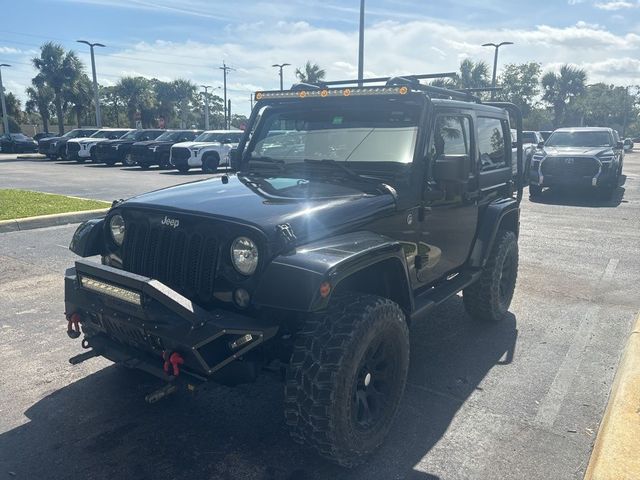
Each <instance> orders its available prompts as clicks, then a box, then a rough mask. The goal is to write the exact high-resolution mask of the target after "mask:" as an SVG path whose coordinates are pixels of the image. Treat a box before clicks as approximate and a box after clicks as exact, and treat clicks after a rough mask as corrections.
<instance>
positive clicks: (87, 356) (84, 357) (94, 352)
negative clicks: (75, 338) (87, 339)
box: [69, 348, 100, 365]
mask: <svg viewBox="0 0 640 480" xmlns="http://www.w3.org/2000/svg"><path fill="white" fill-rule="evenodd" d="M98 356H100V352H98V351H97V350H96V349H95V348H94V349H91V350H89V351H88V352H84V353H81V354H79V355H76V356H75V357H71V358H70V359H69V363H70V364H71V365H78V364H79V363H82V362H84V361H85V360H89V359H90V358H93V357H98Z"/></svg>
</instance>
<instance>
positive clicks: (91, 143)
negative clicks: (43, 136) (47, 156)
mask: <svg viewBox="0 0 640 480" xmlns="http://www.w3.org/2000/svg"><path fill="white" fill-rule="evenodd" d="M133 131H134V130H132V129H130V128H127V129H125V128H102V129H100V130H98V131H97V132H96V133H94V134H93V135H91V136H90V137H86V138H72V139H71V140H69V141H68V142H67V145H66V157H67V160H75V161H76V162H78V163H84V162H86V161H87V160H89V159H91V160H94V158H95V151H94V147H95V146H96V145H97V144H98V143H99V142H104V141H105V140H115V139H118V138H120V137H122V136H124V135H126V134H127V133H129V132H133Z"/></svg>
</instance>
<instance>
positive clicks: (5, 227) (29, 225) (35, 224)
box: [0, 208, 109, 233]
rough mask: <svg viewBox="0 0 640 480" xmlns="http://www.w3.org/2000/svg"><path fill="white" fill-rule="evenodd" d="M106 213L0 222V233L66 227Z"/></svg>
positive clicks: (42, 216) (89, 211) (105, 209)
mask: <svg viewBox="0 0 640 480" xmlns="http://www.w3.org/2000/svg"><path fill="white" fill-rule="evenodd" d="M108 211H109V209H108V208H101V209H99V210H84V211H80V212H68V213H54V214H51V215H39V216H37V217H27V218H16V219H14V220H2V221H0V233H6V232H18V231H22V230H33V229H35V228H44V227H52V226H55V225H67V224H69V223H80V222H84V221H85V220H90V219H92V218H97V217H102V216H104V214H106V213H107V212H108Z"/></svg>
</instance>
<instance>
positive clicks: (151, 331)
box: [65, 260, 278, 380]
mask: <svg viewBox="0 0 640 480" xmlns="http://www.w3.org/2000/svg"><path fill="white" fill-rule="evenodd" d="M81 277H82V278H85V279H88V280H92V281H94V282H98V283H99V284H102V285H105V286H106V287H105V288H106V289H107V290H108V289H109V288H114V289H118V290H119V291H122V290H126V291H127V292H130V293H133V295H132V296H131V295H130V297H129V300H123V299H122V298H118V297H117V296H113V295H111V294H110V293H109V292H108V291H107V292H97V291H94V290H92V289H88V288H86V287H83V286H82V285H81V282H80V278H81ZM125 293H126V292H125ZM138 295H139V296H138ZM131 298H134V300H136V299H137V300H139V301H137V300H136V301H132V300H131ZM65 308H66V313H67V316H70V315H72V314H74V313H77V314H78V315H79V316H80V323H81V325H82V331H83V332H84V334H85V339H84V340H83V342H84V343H83V345H87V347H89V348H93V349H94V350H96V351H97V353H98V354H99V355H102V356H104V357H106V358H108V359H110V360H112V361H114V362H120V363H124V364H125V365H126V366H131V367H135V368H139V369H142V370H145V371H147V372H149V373H152V374H154V375H155V376H158V377H160V378H165V379H166V378H167V375H166V373H165V372H164V371H163V369H162V368H161V365H162V355H163V354H165V353H166V352H179V353H180V355H181V356H182V357H183V358H184V360H185V363H184V367H183V368H182V370H183V371H184V372H185V373H186V374H187V375H190V376H191V377H193V378H194V379H195V380H198V379H200V380H207V379H208V378H207V377H210V376H211V375H212V374H214V373H216V372H217V371H218V370H220V369H222V368H223V367H225V366H226V365H228V364H230V363H231V362H233V361H235V360H238V359H241V358H242V357H243V355H246V354H247V353H248V352H249V351H251V350H253V349H254V348H256V347H257V346H258V345H260V344H262V343H263V342H264V341H265V340H268V339H270V338H271V337H273V336H274V335H275V334H276V332H277V330H278V327H277V326H276V325H274V324H271V323H267V322H266V321H264V320H262V319H256V318H251V317H248V316H245V315H240V314H238V313H235V312H232V311H228V310H223V309H213V310H204V309H203V308H201V307H199V306H198V305H195V304H194V303H193V302H191V301H190V300H188V299H187V298H185V297H183V296H182V295H180V294H179V293H177V292H176V291H174V290H172V289H171V288H169V287H167V286H166V285H164V284H162V283H161V282H158V281H157V280H153V279H151V278H147V277H143V276H140V275H136V274H133V273H129V272H126V271H123V270H119V269H116V268H113V267H109V266H106V265H99V264H96V263H90V262H86V261H82V260H80V261H77V262H76V264H75V268H70V269H68V270H67V271H66V273H65Z"/></svg>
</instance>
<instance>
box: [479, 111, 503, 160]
mask: <svg viewBox="0 0 640 480" xmlns="http://www.w3.org/2000/svg"><path fill="white" fill-rule="evenodd" d="M508 145H511V142H509V143H508ZM478 153H479V155H480V171H482V172H488V171H491V170H497V169H499V168H504V167H506V166H507V165H508V163H507V162H508V158H511V157H510V156H507V149H506V148H505V138H504V128H503V123H502V121H501V120H500V119H498V118H488V117H478Z"/></svg>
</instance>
